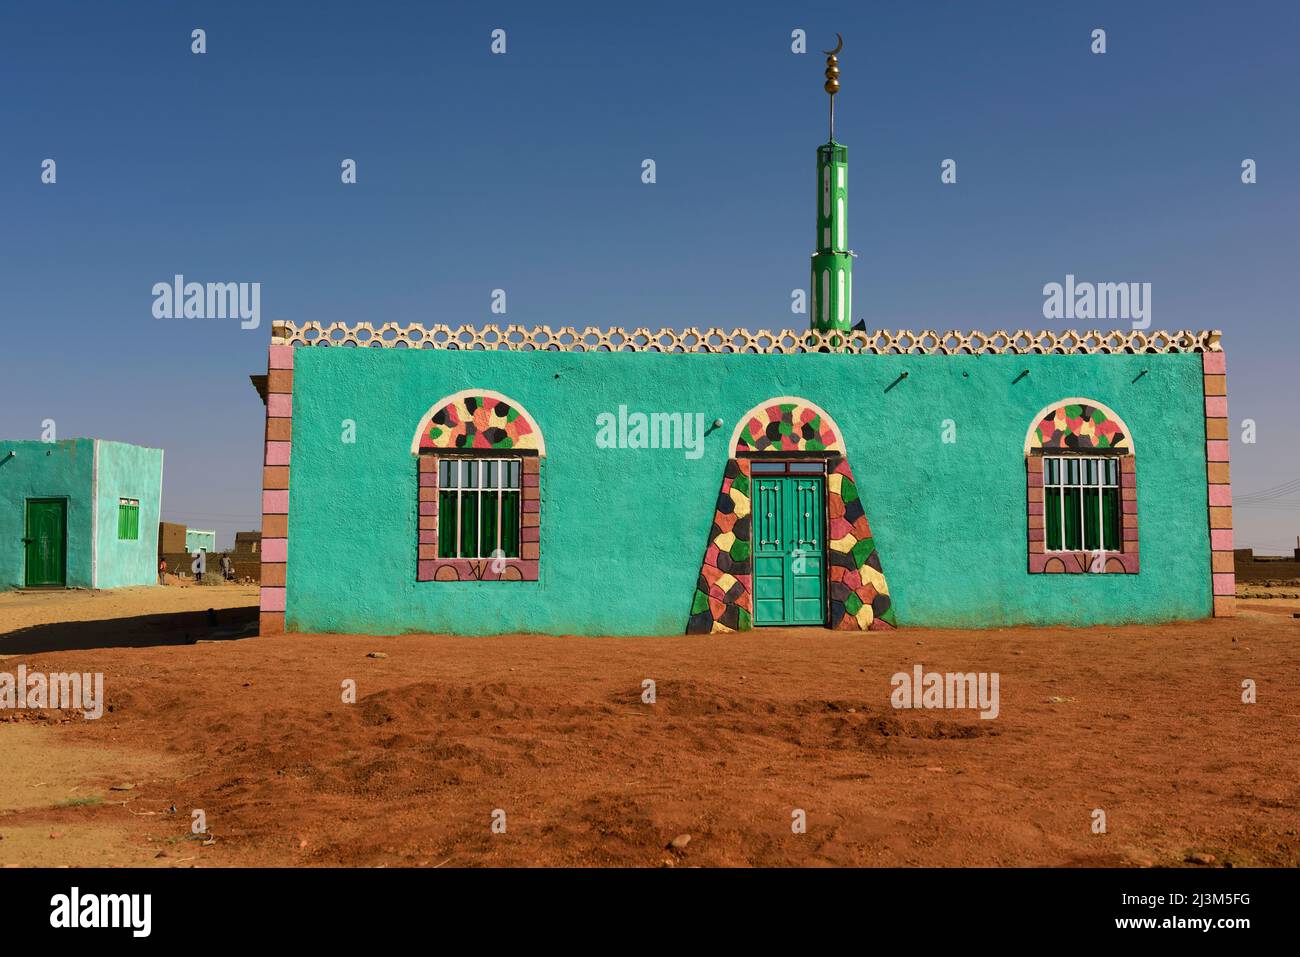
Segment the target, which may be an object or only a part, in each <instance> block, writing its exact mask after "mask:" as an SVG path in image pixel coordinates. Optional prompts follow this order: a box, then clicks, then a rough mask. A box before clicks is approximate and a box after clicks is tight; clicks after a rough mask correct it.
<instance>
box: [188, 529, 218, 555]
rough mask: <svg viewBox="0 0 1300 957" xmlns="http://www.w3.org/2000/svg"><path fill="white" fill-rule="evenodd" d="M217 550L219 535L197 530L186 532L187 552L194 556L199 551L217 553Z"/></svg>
mask: <svg viewBox="0 0 1300 957" xmlns="http://www.w3.org/2000/svg"><path fill="white" fill-rule="evenodd" d="M216 550H217V533H216V532H214V531H203V530H201V529H197V528H187V529H186V530H185V551H186V552H188V553H189V554H191V555H193V554H194V553H195V552H197V551H205V552H215V551H216Z"/></svg>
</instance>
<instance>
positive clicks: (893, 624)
mask: <svg viewBox="0 0 1300 957" xmlns="http://www.w3.org/2000/svg"><path fill="white" fill-rule="evenodd" d="M826 511H827V519H828V520H829V521H830V533H829V535H828V536H827V543H828V545H829V549H828V551H827V558H828V560H829V561H828V564H829V566H830V579H831V594H830V603H831V614H830V623H831V627H832V628H838V629H844V630H849V631H854V630H862V631H867V630H870V631H882V630H885V629H888V628H897V627H898V620H897V619H896V618H895V616H894V604H893V599H891V598H890V597H889V585H888V583H887V582H886V581H885V573H884V571H883V570H882V569H881V567H880V553H879V551H877V549H876V541H875V539H874V538H873V537H872V535H871V525H870V523H868V522H867V513H866V509H865V508H864V507H863V504H862V499H861V498H860V497H859V495H858V486H857V483H856V482H854V481H853V471H852V470H851V469H850V468H849V462H848V459H845V458H838V457H837V458H834V459H831V461H830V462H828V463H827V467H826Z"/></svg>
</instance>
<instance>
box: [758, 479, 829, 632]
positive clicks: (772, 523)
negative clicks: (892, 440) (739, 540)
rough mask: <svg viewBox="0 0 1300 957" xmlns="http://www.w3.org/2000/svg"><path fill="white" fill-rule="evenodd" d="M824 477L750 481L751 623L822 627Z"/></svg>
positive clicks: (823, 612) (823, 602) (824, 615)
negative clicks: (752, 496)
mask: <svg viewBox="0 0 1300 957" xmlns="http://www.w3.org/2000/svg"><path fill="white" fill-rule="evenodd" d="M823 483H824V479H823V478H822V476H820V475H816V476H811V475H810V476H794V475H781V476H776V475H774V476H771V477H770V478H768V477H763V478H759V477H757V476H756V477H755V479H754V487H755V490H756V493H757V495H756V498H755V505H754V523H753V525H754V624H756V625H821V624H824V623H825V621H826V605H825V601H824V589H823V584H822V579H823V577H824V563H825V548H824V543H823V539H822V536H823V530H822V500H823Z"/></svg>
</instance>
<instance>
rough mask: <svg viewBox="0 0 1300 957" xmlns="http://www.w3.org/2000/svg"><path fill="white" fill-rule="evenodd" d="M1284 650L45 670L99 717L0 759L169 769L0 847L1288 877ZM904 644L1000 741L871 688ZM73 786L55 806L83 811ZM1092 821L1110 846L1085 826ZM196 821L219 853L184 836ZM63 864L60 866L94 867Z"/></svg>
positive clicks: (22, 817)
mask: <svg viewBox="0 0 1300 957" xmlns="http://www.w3.org/2000/svg"><path fill="white" fill-rule="evenodd" d="M161 591H166V590H165V589H163V590H161ZM1261 617H1263V616H1261ZM1297 638H1300V622H1293V620H1292V619H1289V618H1287V619H1283V618H1281V617H1279V616H1268V620H1267V621H1257V620H1252V619H1239V620H1236V621H1216V622H1198V623H1181V624H1177V625H1171V626H1168V627H1164V628H1137V627H1116V628H1110V629H1106V630H1104V631H1101V630H1097V631H1095V632H1094V631H1087V630H1069V629H1046V628H1044V629H1004V630H1000V631H997V632H985V633H978V634H972V633H970V632H957V631H922V630H918V629H910V630H908V631H907V633H906V634H902V633H901V632H900V633H899V634H897V635H884V636H876V635H856V634H839V633H829V632H798V633H786V632H781V631H764V632H762V633H756V634H752V635H745V636H728V638H727V639H726V640H722V639H719V638H717V637H714V636H698V637H697V636H683V637H676V638H607V639H601V638H582V639H576V638H568V639H562V638H547V637H539V636H506V637H501V638H487V639H485V638H451V637H431V636H403V637H401V638H373V637H344V636H328V635H312V636H307V635H289V636H284V637H282V638H254V639H248V640H232V641H217V642H211V643H200V644H187V645H160V646H158V647H143V648H141V647H121V648H103V647H89V648H85V649H82V650H75V649H73V650H67V651H57V652H47V653H44V654H40V655H34V656H25V657H23V658H22V659H21V660H22V661H24V662H25V663H26V664H27V665H28V666H29V667H40V668H42V669H44V670H81V671H103V672H104V673H105V676H106V680H105V689H106V693H107V698H108V704H107V707H108V709H109V710H108V712H107V713H106V714H105V716H104V717H103V718H102V719H100V720H98V721H85V720H80V719H77V720H72V721H68V722H66V723H59V722H57V721H40V722H36V721H24V722H18V723H13V724H5V723H0V747H4V746H5V744H6V740H7V739H6V735H9V734H11V733H13V732H14V731H15V730H16V731H18V732H24V731H26V732H30V733H36V734H39V735H42V736H44V737H43V740H44V744H43V747H45V748H47V749H54V750H55V752H57V750H58V749H60V748H63V747H67V748H72V749H79V750H78V752H77V753H85V751H86V749H103V750H104V751H105V753H108V754H117V753H119V752H121V751H122V750H124V749H125V750H130V751H132V752H134V753H139V754H140V755H141V756H142V757H143V758H146V759H149V758H157V757H158V756H159V755H163V756H166V761H165V768H166V770H165V771H164V772H163V773H155V774H154V775H153V776H152V777H151V778H150V779H149V780H148V781H144V782H136V783H137V787H136V788H135V789H134V790H131V791H129V792H125V794H124V795H123V794H120V793H118V792H111V793H110V792H109V791H107V790H102V791H100V792H95V791H92V792H90V797H99V798H102V799H103V800H102V803H99V804H93V803H86V804H85V805H84V806H83V805H82V804H79V803H78V804H76V805H68V806H64V805H60V804H57V803H55V802H53V801H46V802H44V803H43V804H42V805H41V806H40V807H35V806H27V807H24V808H23V809H22V810H21V811H13V812H9V813H8V814H6V812H4V811H0V835H3V834H4V833H5V831H6V828H11V829H17V828H19V827H21V828H22V829H23V833H28V834H36V833H38V831H37V830H33V829H38V828H42V827H44V828H46V829H47V830H53V831H56V832H58V833H69V834H72V833H74V832H75V833H77V834H81V833H92V830H91V829H97V830H94V831H93V833H96V834H109V833H112V834H116V835H118V838H115V840H127V841H133V842H134V848H135V852H136V853H137V855H138V856H139V857H141V858H142V859H147V860H150V861H153V860H154V859H155V854H154V851H155V850H159V849H160V853H162V854H163V856H162V857H158V858H157V862H158V865H159V866H171V865H173V864H174V865H177V866H194V865H195V864H204V865H223V864H228V865H237V864H253V865H258V864H276V865H295V864H312V865H367V866H376V865H410V866H437V865H441V864H447V865H448V866H458V865H466V864H470V865H498V864H511V865H539V864H540V865H577V866H586V865H603V864H623V865H627V864H634V865H647V866H670V865H673V866H681V865H690V864H706V865H709V864H721V865H769V864H784V865H799V866H804V865H817V864H823V865H826V864H829V865H863V864H868V865H875V864H889V865H911V864H930V865H944V864H955V865H956V864H960V865H1003V864H1014V865H1034V864H1057V865H1069V864H1072V863H1091V864H1105V865H1109V864H1143V863H1156V864H1169V865H1176V866H1183V862H1184V860H1185V858H1186V856H1187V854H1188V853H1189V848H1191V849H1196V848H1197V847H1200V848H1206V847H1208V848H1211V849H1212V853H1215V855H1216V857H1217V858H1218V859H1220V860H1231V861H1234V862H1241V863H1254V864H1268V865H1278V866H1296V865H1300V838H1297V834H1300V792H1298V791H1297V787H1296V784H1295V776H1294V768H1295V767H1297V766H1300V739H1298V738H1297V737H1296V735H1294V734H1293V733H1292V731H1293V725H1294V716H1295V714H1296V713H1297V712H1300V699H1298V698H1297V692H1296V690H1295V689H1297V688H1300V663H1297V659H1296V656H1295V651H1294V649H1295V641H1296V639H1297ZM917 642H924V656H925V663H926V665H927V667H933V668H935V669H938V670H941V671H962V672H966V671H971V670H979V671H984V670H987V671H997V672H999V673H1000V674H1001V701H1000V712H999V716H998V717H997V718H996V719H994V720H983V719H981V718H980V717H979V713H978V712H977V711H975V710H963V711H938V710H936V711H925V710H906V711H904V710H895V709H894V708H892V707H891V705H890V701H889V694H890V684H889V681H890V675H892V674H893V673H895V672H896V671H898V669H899V668H900V667H901V668H907V667H910V666H911V664H912V663H913V662H914V661H915V658H916V655H917V649H916V643H917ZM381 648H382V649H383V651H382V653H383V654H384V655H386V657H383V658H372V657H369V655H370V653H378V652H377V649H381ZM17 661H18V659H11V660H10V662H9V664H10V665H13V666H16V664H17ZM10 670H12V668H10ZM1243 676H1250V677H1252V678H1253V679H1255V680H1256V681H1258V682H1259V683H1260V688H1261V694H1260V695H1259V702H1258V703H1257V704H1254V705H1245V704H1243V703H1242V701H1241V687H1240V686H1241V680H1242V677H1243ZM647 677H650V678H651V679H652V680H653V681H654V682H655V703H654V704H648V703H645V702H643V700H642V694H643V691H644V689H643V687H642V682H643V681H644V680H645V679H646V678H647ZM347 681H354V682H355V685H356V691H357V693H356V703H355V704H348V703H345V702H344V700H343V687H342V685H343V684H344V683H345V682H347ZM1207 728H1209V729H1212V730H1213V733H1209V734H1207V733H1206V729H1207ZM60 767H62V765H59V764H57V762H56V763H54V764H52V765H51V770H50V771H49V772H48V777H49V781H50V783H52V784H54V785H56V786H58V787H59V788H61V789H62V790H61V791H60V792H59V793H60V795H66V794H68V793H75V794H77V795H78V796H80V795H81V793H82V792H72V791H71V787H72V786H73V785H75V784H76V783H77V782H74V781H71V780H69V781H63V780H62V777H66V776H67V775H69V774H70V773H71V772H67V771H60V770H58V769H59V768H60ZM60 776H62V777H60ZM46 779H47V775H46V774H44V773H43V774H42V775H41V778H40V780H46ZM94 783H95V786H96V787H99V788H101V789H106V788H107V787H108V786H109V785H110V784H112V783H113V782H111V781H109V780H107V779H105V780H103V781H97V782H94ZM1098 807H1102V808H1104V809H1105V810H1106V813H1107V817H1108V833H1107V834H1106V835H1094V834H1093V833H1092V832H1091V830H1090V827H1089V825H1090V823H1091V817H1090V815H1091V813H1092V811H1093V810H1094V809H1095V808H1098ZM196 809H198V810H202V811H203V812H204V814H205V815H206V820H207V821H208V824H209V828H210V836H211V837H212V838H213V840H212V841H211V843H208V841H207V840H202V841H196V840H195V839H194V836H193V835H192V834H191V833H190V830H189V828H190V822H191V815H192V812H193V811H194V810H196ZM799 814H802V815H803V816H804V818H805V819H806V825H807V827H806V832H796V831H795V830H794V829H792V821H793V820H795V819H796V818H797V816H798V815H799ZM494 823H495V824H498V826H497V827H496V828H495V829H494V827H493V825H494ZM15 833H17V831H16V830H15ZM683 834H689V835H690V836H691V840H690V841H689V842H686V843H685V844H684V845H683V846H681V847H678V848H674V849H668V847H667V845H668V844H669V842H670V841H672V840H673V838H674V837H676V836H678V835H683ZM46 840H47V841H48V840H49V839H48V838H46ZM104 840H107V838H104ZM92 843H93V842H92ZM18 845H19V842H17V841H15V842H14V844H13V845H11V846H12V847H17V846H18ZM23 846H27V845H23ZM30 846H31V847H32V848H38V847H39V844H38V843H32V844H31V845H30ZM64 846H65V847H66V848H68V850H67V851H66V853H65V854H64V856H63V857H60V858H58V860H57V862H58V863H76V862H78V861H83V862H85V863H93V862H95V861H97V860H100V858H97V857H95V856H93V855H90V854H88V853H86V852H85V851H84V847H85V846H87V845H86V844H85V843H84V842H83V843H81V844H78V843H76V842H74V841H69V842H68V843H67V844H66V845H64ZM78 848H82V849H83V850H78ZM6 853H7V851H6V842H4V841H0V863H3V862H4V860H5V854H6ZM9 853H17V852H9ZM22 853H26V852H22ZM79 854H80V855H81V856H80V857H78V855H79ZM51 860H53V858H52V859H51ZM24 861H25V862H27V863H32V861H31V860H28V859H27V858H24Z"/></svg>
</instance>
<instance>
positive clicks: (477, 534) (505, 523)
mask: <svg viewBox="0 0 1300 957" xmlns="http://www.w3.org/2000/svg"><path fill="white" fill-rule="evenodd" d="M521 471H522V470H521V468H520V461H519V459H479V458H474V459H453V458H444V459H441V460H439V462H438V557H439V558H498V557H499V558H518V557H519V526H520V516H519V510H520V494H519V490H520V486H519V480H520V472H521Z"/></svg>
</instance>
